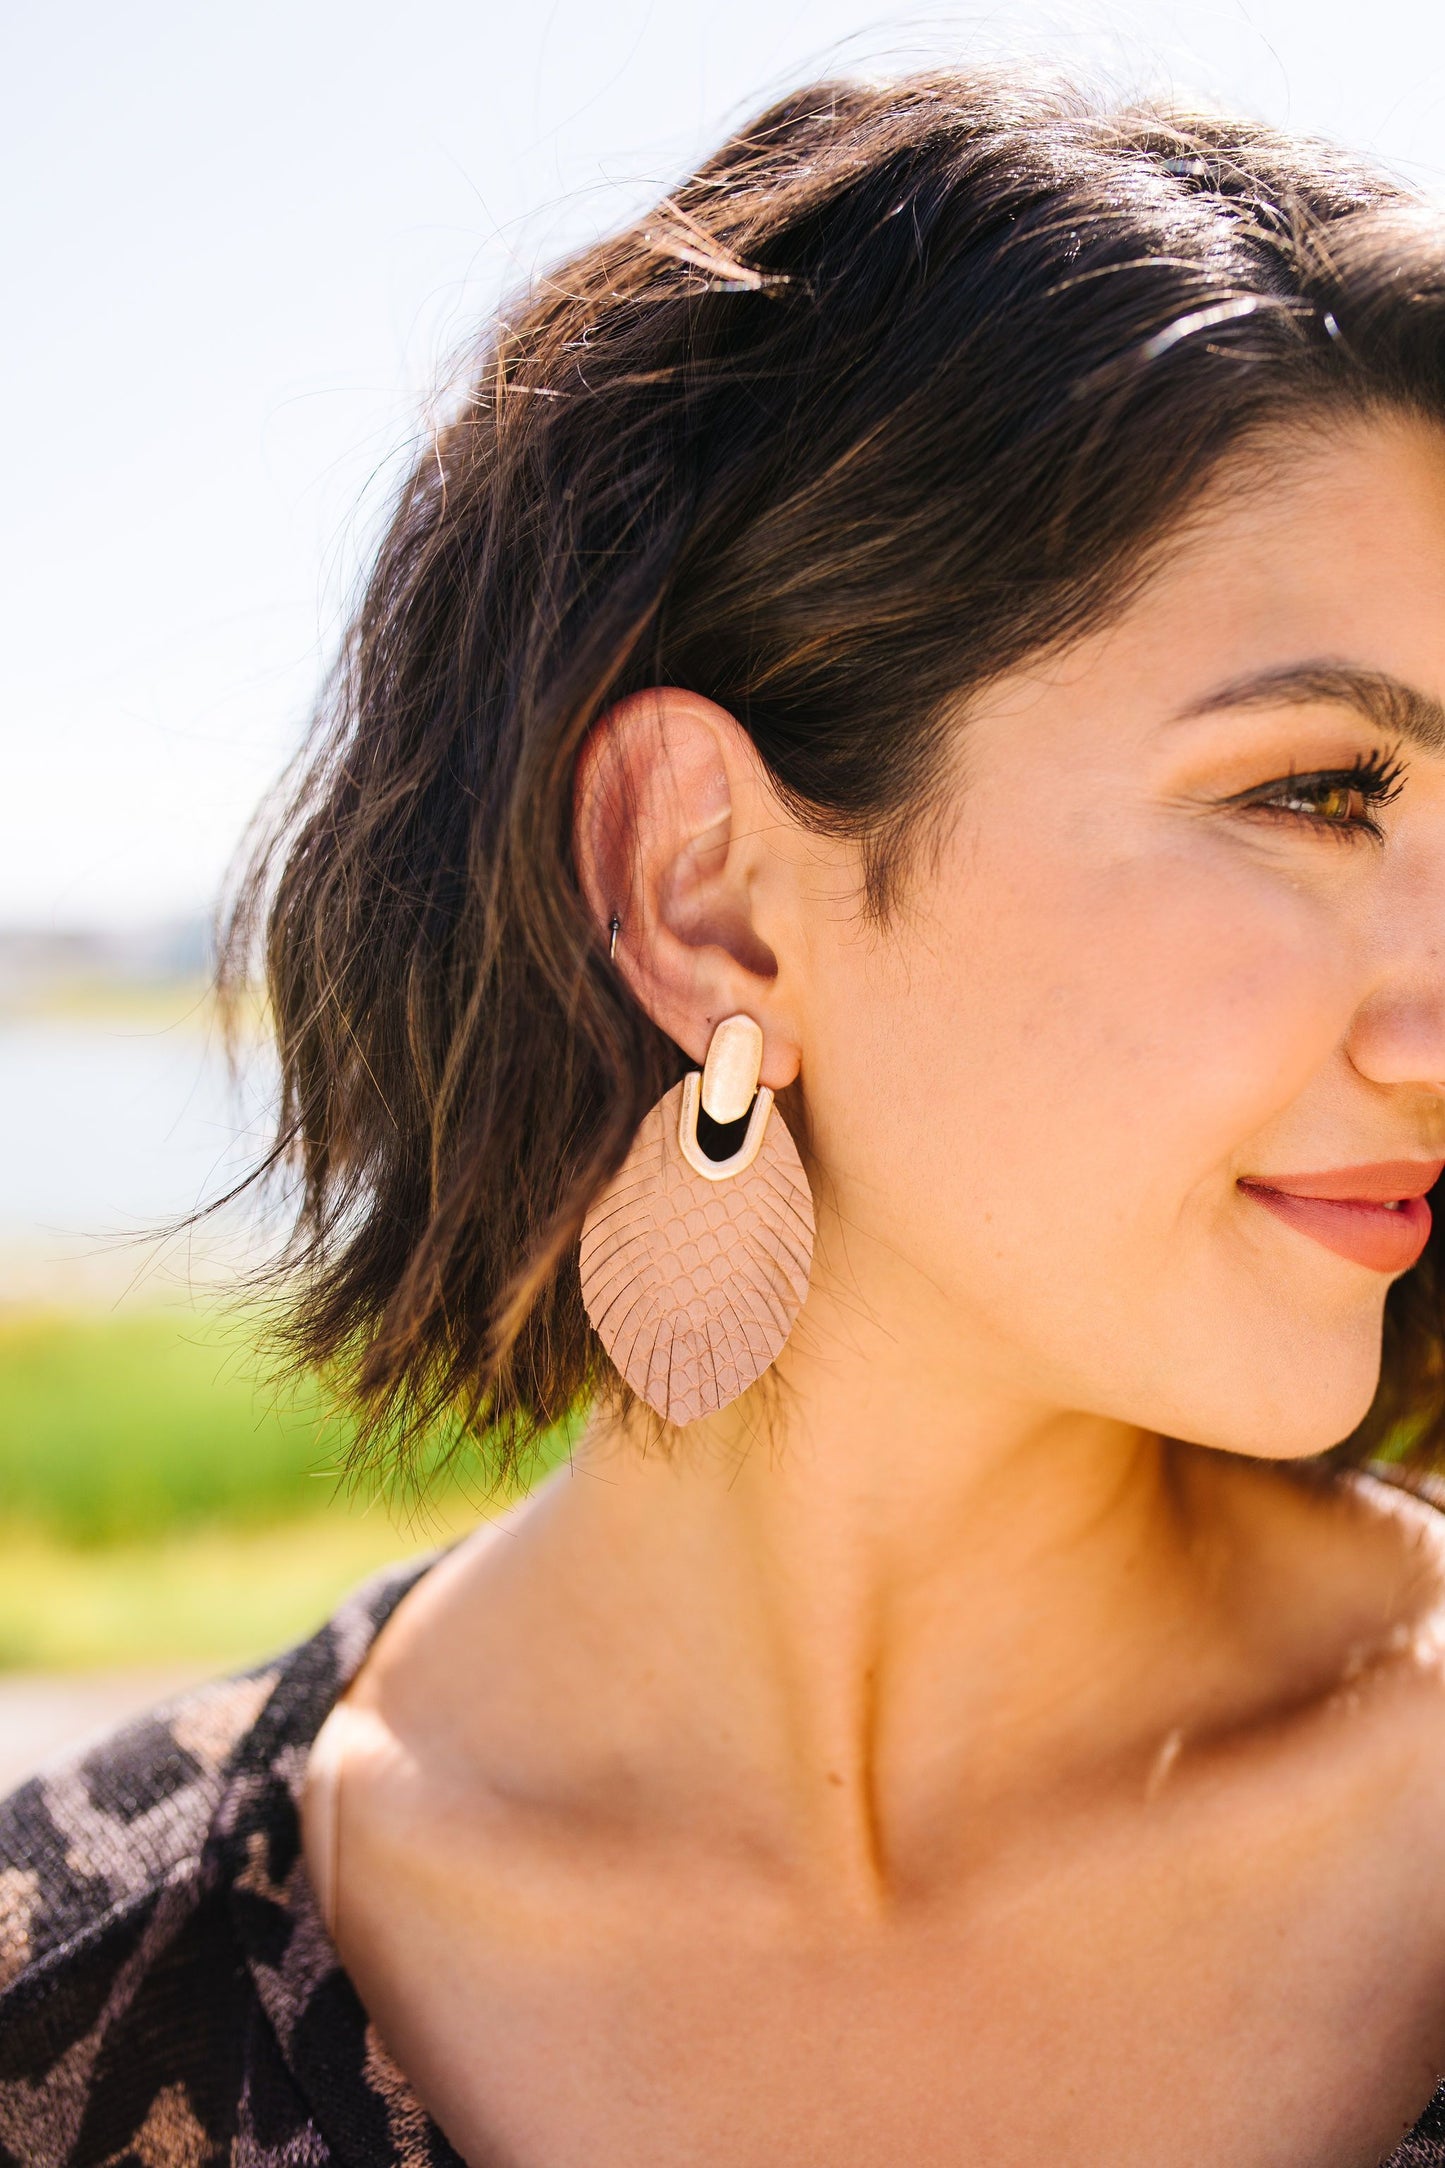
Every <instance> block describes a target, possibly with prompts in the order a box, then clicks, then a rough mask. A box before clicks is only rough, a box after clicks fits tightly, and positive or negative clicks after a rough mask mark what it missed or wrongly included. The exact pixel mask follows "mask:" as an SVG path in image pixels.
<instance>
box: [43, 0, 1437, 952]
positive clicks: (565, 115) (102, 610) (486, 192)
mask: <svg viewBox="0 0 1445 2168" xmlns="http://www.w3.org/2000/svg"><path fill="white" fill-rule="evenodd" d="M1034 53H1039V54H1043V55H1046V56H1048V57H1051V58H1052V59H1054V60H1056V61H1058V62H1061V63H1062V64H1063V65H1064V66H1065V68H1067V69H1070V70H1072V71H1073V72H1074V73H1075V74H1077V75H1079V76H1082V77H1083V78H1085V79H1086V80H1088V81H1090V82H1103V83H1106V84H1110V85H1114V86H1117V87H1120V88H1123V89H1127V90H1133V91H1140V90H1154V89H1162V90H1165V91H1172V92H1174V93H1175V94H1179V95H1189V94H1193V95H1195V96H1201V97H1205V98H1207V99H1209V100H1211V101H1212V102H1214V103H1223V104H1227V105H1231V106H1234V107H1240V108H1243V109H1245V110H1247V111H1248V112H1250V113H1253V114H1256V115H1258V116H1260V117H1262V118H1267V119H1270V120H1275V121H1278V122H1282V123H1286V124H1288V125H1291V126H1295V127H1303V128H1307V129H1311V130H1314V131H1317V132H1322V133H1324V134H1327V135H1333V136H1336V137H1340V138H1343V139H1345V140H1348V141H1350V142H1351V143H1353V144H1354V145H1355V146H1356V147H1358V148H1362V149H1366V150H1370V151H1373V152H1374V153H1375V154H1376V155H1377V156H1378V157H1380V158H1381V159H1383V160H1384V161H1386V162H1387V163H1389V164H1391V165H1392V166H1394V167H1395V168H1396V169H1397V170H1399V171H1402V172H1404V173H1405V174H1406V175H1407V176H1409V177H1410V178H1411V179H1413V180H1414V181H1416V182H1417V183H1418V184H1419V185H1421V186H1423V187H1426V188H1428V189H1430V190H1432V191H1433V192H1435V193H1437V194H1440V195H1442V196H1445V8H1442V7H1441V5H1440V0H1371V4H1370V5H1369V6H1368V7H1365V6H1361V5H1359V4H1358V0H1353V4H1350V5H1345V4H1342V0H1232V4H1207V5H1205V4H1199V0H1194V4H1190V5H1181V4H1177V0H1108V4H1106V0H1076V4H1073V5H1067V6H1065V5H1062V4H1058V0H1051V4H1048V5H1045V4H1043V0H996V4H994V5H992V6H987V7H984V6H974V7H969V8H948V9H927V10H920V9H918V8H916V7H910V8H908V9H906V10H905V9H903V8H901V7H898V6H890V5H889V4H888V0H875V4H874V5H872V6H867V5H864V4H862V0H591V4H590V5H588V4H583V0H533V4H532V5H529V6H522V5H518V4H517V0H471V4H469V5H466V6H463V5H460V4H456V0H405V4H404V5H403V4H402V0H393V4H392V5H390V6H382V5H377V4H375V0H346V4H345V5H344V6H343V5H339V4H333V0H248V4H247V5H246V7H244V8H224V9H223V8H220V7H214V6H206V7H198V6H196V5H195V4H194V0H186V4H179V0H156V4H147V0H126V5H125V6H123V7H121V8H117V7H115V6H114V5H113V0H107V4H99V0H79V4H71V5H65V4H63V0H57V4H56V5H53V6H50V7H45V8H41V7H38V6H33V5H32V6H30V7H27V8H24V9H23V10H22V8H21V7H20V6H19V5H18V0H10V5H9V7H8V9H7V10H6V11H5V13H4V15H3V16H0V62H3V65H0V203H3V204H4V206H5V213H4V219H3V225H0V250H3V277H4V292H5V300H6V307H5V312H4V321H5V326H6V329H5V334H4V337H3V339H0V402H3V408H4V411H5V413H6V416H7V421H8V426H7V427H6V429H5V432H4V456H3V465H0V481H3V486H0V596H3V604H4V616H3V620H0V632H3V637H0V925H6V924H8V925H17V924H18V925H25V926H34V927H51V928H65V927H71V926H84V925H107V926H116V925H124V924H128V923H141V922H145V921H147V920H153V919H157V918H163V917H169V916H172V915H180V914H185V913H190V912H193V911H196V910H201V909H205V908H206V907H207V906H208V905H209V903H210V902H211V900H212V898H213V897H214V895H215V894H216V891H217V889H218V886H219V885H220V883H221V881H222V879H223V877H224V874H225V869H226V867H227V864H228V862H229V861H230V860H231V858H232V856H233V854H234V852H235V850H236V848H237V845H238V843H239V841H240V839H241V837H242V835H243V833H244V830H245V828H246V824H247V822H248V819H249V818H250V816H251V814H252V812H253V810H254V808H255V807H256V805H257V804H258V802H259V801H260V799H261V798H262V796H263V795H264V793H265V792H266V791H267V790H268V789H270V788H271V787H272V786H273V785H274V782H275V779H276V777H277V776H278V774H279V772H280V770H281V768H282V767H283V765H284V763H285V761H286V759H287V757H288V754H289V753H290V752H291V751H292V750H293V749H294V747H295V745H296V743H297V742H298V739H299V736H300V733H301V730H302V728H303V726H304V723H305V719H306V715H307V712H308V709H309V707H310V705H311V703H312V700H313V698H314V695H315V692H316V688H317V684H318V681H319V679H320V676H321V673H322V671H323V669H324V666H325V662H326V659H327V657H328V655H329V654H330V652H331V651H332V649H333V647H334V644H335V641H336V637H337V633H338V630H339V627H340V625H341V623H342V620H343V614H344V606H345V602H346V598H347V596H348V594H350V593H351V592H353V591H354V587H355V582H356V580H357V578H358V576H359V574H360V571H361V569H362V568H363V566H364V563H365V558H366V550H367V545H368V539H369V538H370V537H372V536H374V534H375V532H376V529H377V523H378V520H379V518H380V516H381V514H382V512H383V510H384V507H385V504H386V501H387V496H388V492H389V490H390V489H391V488H392V487H393V486H394V484H395V482H396V481H397V479H398V477H399V472H400V465H399V462H402V461H404V459H405V455H406V449H407V447H408V445H410V444H414V443H415V442H416V441H417V438H418V435H419V433H421V432H424V430H425V427H426V416H427V412H428V404H429V401H430V400H431V398H432V397H433V396H434V394H435V392H436V389H437V386H438V385H439V383H441V382H442V381H443V379H444V376H445V371H446V365H447V362H448V359H449V357H451V356H453V355H454V354H455V353H456V352H457V351H458V350H459V348H460V347H461V345H462V343H463V342H464V340H465V338H466V336H467V335H468V333H469V331H470V330H472V329H473V328H474V327H475V326H476V325H478V324H479V323H480V322H481V320H482V319H483V318H484V317H485V315H486V313H487V311H488V310H489V309H490V308H491V307H492V306H493V305H494V304H495V303H496V301H497V300H498V298H499V297H500V296H501V295H502V294H503V293H504V292H506V291H507V290H508V289H515V288H516V287H517V286H518V285H519V284H521V283H524V282H525V281H526V280H527V279H528V278H529V277H531V276H532V275H533V274H534V273H535V272H536V271H537V269H539V268H540V267H542V266H544V265H546V264H547V263H548V262H550V261H552V260H555V259H556V258H557V257H558V256H560V255H561V254H563V253H564V252H565V251H566V250H568V249H569V248H571V247H573V246H576V245H578V244H580V243H583V242H585V241H587V240H588V239H590V238H592V237H593V236H595V235H596V234H598V233H600V232H602V231H605V230H606V229H607V228H609V227H611V226H613V225H615V224H617V223H619V222H620V221H621V220H623V219H624V218H626V217H628V216H630V215H632V214H633V213H634V212H635V211H636V210H638V209H639V208H640V207H641V206H642V205H643V204H644V203H646V202H647V201H648V200H649V199H650V198H651V197H653V196H655V195H657V194H659V193H661V192H662V191H663V190H664V189H665V188H666V187H667V185H668V184H669V183H670V182H671V181H672V180H673V179H674V178H675V177H676V176H678V175H679V174H680V173H682V172H684V171H685V170H686V169H687V168H688V166H689V164H690V163H692V162H693V161H695V160H696V159H697V158H698V157H699V156H701V155H703V154H704V153H705V152H706V151H707V150H708V149H710V148H711V147H712V145H713V144H714V143H715V141H716V140H717V139H719V138H720V137H721V135H722V134H723V132H724V131H725V130H726V128H727V127H728V126H729V124H731V123H733V122H735V121H737V120H739V119H741V118H743V117H745V116H746V115H747V113H748V112H749V111H750V110H751V109H753V108H756V107H757V106H759V105H760V104H762V103H763V102H765V101H766V100H767V99H768V98H769V97H771V96H772V95H774V94H775V93H776V92H778V91H779V90H781V89H783V88H785V87H787V86H789V85H791V84H795V83H798V82H801V81H805V80H808V79H809V78H810V77H813V76H816V75H818V74H821V73H825V72H838V71H852V72H859V71H863V72H870V73H877V72H892V71H897V70H900V69H902V68H904V67H907V66H909V65H913V64H917V63H918V62H920V61H931V62H934V63H937V62H939V61H947V60H949V59H957V58H961V59H964V60H967V59H970V58H972V59H980V58H985V59H997V58H1001V57H1002V58H1007V57H1009V56H1012V55H1027V54H1034Z"/></svg>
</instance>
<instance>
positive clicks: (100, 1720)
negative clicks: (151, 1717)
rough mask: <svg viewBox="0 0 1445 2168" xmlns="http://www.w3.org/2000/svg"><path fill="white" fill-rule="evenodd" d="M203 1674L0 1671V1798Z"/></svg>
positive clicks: (164, 1670) (166, 1670) (170, 1670)
mask: <svg viewBox="0 0 1445 2168" xmlns="http://www.w3.org/2000/svg"><path fill="white" fill-rule="evenodd" d="M205 1675H206V1674H204V1673H198V1672H196V1671H195V1670H178V1669H176V1668H173V1667H172V1668H161V1669H148V1670H140V1671H77V1672H29V1671H10V1672H0V1796H3V1795H4V1794H5V1793H6V1792H8V1791H12V1790H13V1789H14V1787H15V1786H16V1785H17V1784H20V1783H23V1782H24V1780H25V1778H26V1777H28V1776H29V1775H30V1774H31V1773H32V1771H34V1770H36V1769H38V1768H39V1767H40V1766H41V1764H42V1763H43V1762H47V1761H50V1760H52V1759H53V1757H54V1756H55V1755H57V1754H64V1753H67V1752H68V1751H69V1750H70V1749H71V1748H72V1747H75V1746H80V1745H82V1744H83V1743H84V1742H85V1741H86V1740H87V1739H91V1738H95V1737H98V1736H99V1735H101V1734H102V1733H104V1732H107V1731H109V1730H110V1729H111V1728H112V1727H113V1726H114V1725H116V1724H123V1723H124V1722H125V1720H126V1718H127V1717H130V1716H138V1715H139V1714H140V1712H141V1710H142V1709H146V1708H149V1706H150V1704H151V1703H152V1702H153V1701H162V1700H164V1699H165V1697H166V1695H167V1694H174V1693H178V1692H179V1691H180V1689H181V1688H182V1687H184V1686H189V1685H190V1684H191V1683H192V1682H193V1681H194V1680H195V1679H196V1678H198V1677H204V1676H205Z"/></svg>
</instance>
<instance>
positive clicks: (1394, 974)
mask: <svg viewBox="0 0 1445 2168" xmlns="http://www.w3.org/2000/svg"><path fill="white" fill-rule="evenodd" d="M1433 886H1434V888H1435V890H1436V891H1437V893H1435V894H1434V895H1433V896H1432V897H1431V898H1430V899H1429V904H1428V906H1427V903H1426V899H1425V897H1423V896H1422V895H1420V894H1419V893H1418V890H1417V892H1416V894H1415V896H1414V898H1413V899H1412V900H1413V903H1414V906H1415V908H1414V909H1412V910H1409V911H1406V912H1401V913H1400V914H1399V915H1398V916H1396V917H1395V919H1394V923H1393V925H1392V926H1391V928H1390V931H1389V938H1388V941H1387V942H1386V943H1383V944H1382V946H1383V947H1384V948H1385V950H1386V953H1383V954H1379V955H1378V969H1377V973H1376V976H1375V984H1374V986H1373V988H1372V989H1371V991H1370V993H1369V995H1368V996H1367V997H1366V999H1365V1000H1364V1001H1363V1002H1362V1003H1361V1004H1360V1007H1359V1008H1358V1009H1357V1010H1356V1012H1355V1016H1354V1019H1353V1021H1352V1023H1351V1025H1350V1029H1349V1032H1348V1035H1347V1037H1346V1042H1345V1050H1346V1052H1347V1053H1348V1055H1349V1057H1350V1060H1351V1062H1352V1063H1353V1065H1354V1067H1355V1068H1356V1069H1357V1070H1358V1071H1359V1073H1360V1075H1361V1076H1363V1077H1365V1078H1367V1079H1368V1080H1369V1082H1370V1083H1372V1084H1383V1085H1395V1086H1402V1085H1404V1086H1410V1085H1413V1086H1415V1087H1416V1088H1417V1089H1419V1088H1421V1087H1423V1088H1425V1089H1428V1090H1430V1091H1435V1092H1440V1093H1445V894H1442V893H1441V892H1440V891H1441V890H1442V888H1445V884H1442V883H1441V882H1440V881H1438V880H1437V881H1436V882H1435V883H1434V884H1433Z"/></svg>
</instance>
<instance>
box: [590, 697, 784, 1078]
mask: <svg viewBox="0 0 1445 2168" xmlns="http://www.w3.org/2000/svg"><path fill="white" fill-rule="evenodd" d="M764 788H765V785H764V783H763V779H762V776H761V770H760V764H759V762H758V758H757V754H756V753H755V752H754V750H753V747H752V744H751V742H750V741H749V739H748V738H747V736H746V733H745V732H744V731H742V730H741V729H740V727H739V725H738V724H737V723H736V721H735V720H734V719H733V717H732V716H730V715H729V714H727V713H726V711H725V710H724V709H722V708H719V707H717V706H716V705H715V704H714V703H713V702H712V701H709V700H704V699H702V698H701V697H700V696H699V695H698V694H695V693H689V692H684V691H680V690H678V689H675V688H673V687H668V686H663V687H655V688H652V689H650V690H648V691H646V692H642V693H636V694H632V695H629V696H628V697H627V698H626V699H624V700H621V701H619V702H618V703H617V705H616V706H615V707H613V708H611V709H609V711H608V712H607V714H606V715H604V716H603V717H602V718H601V719H600V720H599V722H598V723H597V724H596V725H595V726H594V728H593V730H592V732H591V734H590V736H589V738H588V740H587V743H586V745H585V746H584V747H583V750H582V754H581V756H580V758H579V761H578V768H577V780H576V785H575V789H574V796H573V851H574V857H575V861H576V865H577V871H578V876H579V879H580V880H581V883H582V889H583V893H584V895H585V896H586V899H587V902H588V905H589V907H590V909H591V911H592V913H593V916H594V918H595V920H596V923H597V926H598V929H599V932H605V930H606V929H607V928H609V926H610V922H611V920H612V919H613V918H614V917H616V918H617V919H618V920H620V922H621V923H620V927H619V932H618V939H617V948H616V955H615V962H616V964H617V967H618V969H619V970H620V971H622V972H623V973H624V975H625V976H626V978H627V980H628V983H629V985H630V986H631V988H632V991H633V993H634V994H635V995H636V997H637V999H638V1001H639V1002H640V1003H641V1004H642V1006H643V1007H644V1008H645V1009H646V1010H647V1012H648V1014H649V1015H650V1016H651V1017H652V1018H653V1020H654V1022H656V1023H657V1024H658V1025H660V1026H661V1028H662V1029H663V1030H664V1031H665V1032H667V1034H668V1035H669V1037H671V1038H673V1039H675V1040H676V1041H677V1043H678V1044H679V1045H680V1046H681V1047H682V1048H683V1049H684V1051H685V1052H687V1053H688V1054H690V1055H691V1056H692V1058H693V1059H694V1060H695V1061H701V1059H702V1058H703V1055H704V1054H705V1053H706V1051H707V1043H708V1039H709V1037H710V1035H711V1031H712V1027H713V1025H714V1024H715V1023H716V1022H717V1021H718V1020H719V1019H720V1018H721V1017H723V1016H731V1015H736V1014H738V1013H739V1012H743V1013H746V1014H747V1015H750V1016H753V1017H755V1018H756V1019H757V1021H758V1022H759V1023H760V1024H762V1025H763V1028H764V1035H765V1039H771V1040H772V1041H773V1044H771V1045H770V1046H769V1048H768V1055H767V1056H766V1057H765V1072H766V1071H768V1070H771V1071H772V1072H774V1073H775V1074H777V1075H778V1083H777V1084H775V1085H774V1086H773V1088H774V1089H777V1088H780V1087H781V1085H782V1084H786V1083H788V1082H790V1081H791V1080H792V1077H793V1076H794V1075H796V1073H797V1053H796V1048H795V1047H793V1048H792V1049H791V1051H787V1052H785V1051H784V1049H783V1047H782V1046H781V1045H779V1044H778V1043H777V1038H778V1035H777V1033H776V1030H774V1031H773V1032H771V1033H770V1032H769V1029H768V1016H767V1013H766V1010H767V1008H768V1006H769V1003H770V997H771V993H772V987H773V982H774V981H775V979H776V977H777V973H778V964H777V958H776V956H775V955H774V953H773V949H772V947H771V945H770V942H769V939H768V936H767V932H766V930H765V928H764V927H763V926H762V925H761V924H760V923H759V920H758V905H759V889H760V887H761V886H764V885H766V884H764V883H760V881H759V878H758V876H759V874H760V872H761V870H762V868H763V866H764V862H765V859H766V856H767V853H766V846H765V844H764V842H763V840H762V837H763V835H764V833H765V830H766V826H767V823H766V821H765V820H764V819H762V818H761V817H760V809H761V805H762V796H763V791H764ZM740 801H741V803H742V804H743V805H744V806H745V807H746V808H747V810H748V812H749V813H750V814H751V815H752V816H753V817H751V818H744V819H742V820H739V818H738V807H739V803H740ZM784 1070H786V1072H787V1073H786V1074H782V1073H781V1072H782V1071H784ZM765 1081H767V1082H769V1083H772V1077H771V1076H769V1075H767V1074H766V1073H765Z"/></svg>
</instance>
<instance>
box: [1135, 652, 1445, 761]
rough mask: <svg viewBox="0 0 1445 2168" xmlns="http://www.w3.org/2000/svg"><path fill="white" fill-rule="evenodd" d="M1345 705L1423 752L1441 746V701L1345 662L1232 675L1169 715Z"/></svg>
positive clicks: (1444, 735)
mask: <svg viewBox="0 0 1445 2168" xmlns="http://www.w3.org/2000/svg"><path fill="white" fill-rule="evenodd" d="M1320 703H1324V704H1325V705H1327V706H1330V707H1337V708H1351V709H1353V710H1354V712H1355V713H1356V714H1357V715H1363V716H1364V717H1365V718H1366V720H1367V721H1368V722H1371V723H1373V724H1374V725H1375V727H1376V729H1378V730H1381V731H1384V732H1385V733H1386V734H1387V735H1389V736H1391V737H1395V738H1403V739H1406V740H1407V741H1408V742H1409V743H1410V744H1412V745H1416V746H1418V747H1419V748H1420V749H1421V750H1422V751H1423V752H1427V753H1440V752H1445V706H1442V705H1441V703H1440V702H1439V701H1438V700H1436V699H1434V698H1432V696H1431V695H1430V694H1429V693H1425V692H1421V690H1420V688H1419V686H1418V685H1409V684H1407V683H1406V682H1405V680H1404V679H1403V678H1397V677H1392V676H1391V675H1390V674H1389V672H1388V671H1385V670H1360V669H1356V668H1355V667H1354V666H1353V665H1352V664H1350V663H1341V662H1328V661H1321V662H1299V663H1286V664H1285V665H1284V666H1283V668H1281V669H1277V670H1261V671H1258V672H1256V673H1255V674H1254V675H1252V676H1250V677H1240V678H1232V679H1231V680H1230V682H1229V683H1228V684H1227V685H1220V686H1217V687H1216V688H1215V690H1214V691H1213V692H1209V693H1205V694H1203V695H1202V697H1201V698H1200V699H1198V700H1191V702H1190V703H1189V705H1188V707H1186V708H1181V709H1180V710H1179V712H1178V714H1177V715H1176V716H1175V717H1174V720H1175V721H1176V722H1183V721H1185V720H1186V719H1187V718H1189V717H1192V716H1196V715H1212V714H1215V713H1216V712H1218V711H1219V710H1220V709H1223V708H1277V707H1314V706H1316V705H1318V704H1320Z"/></svg>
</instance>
